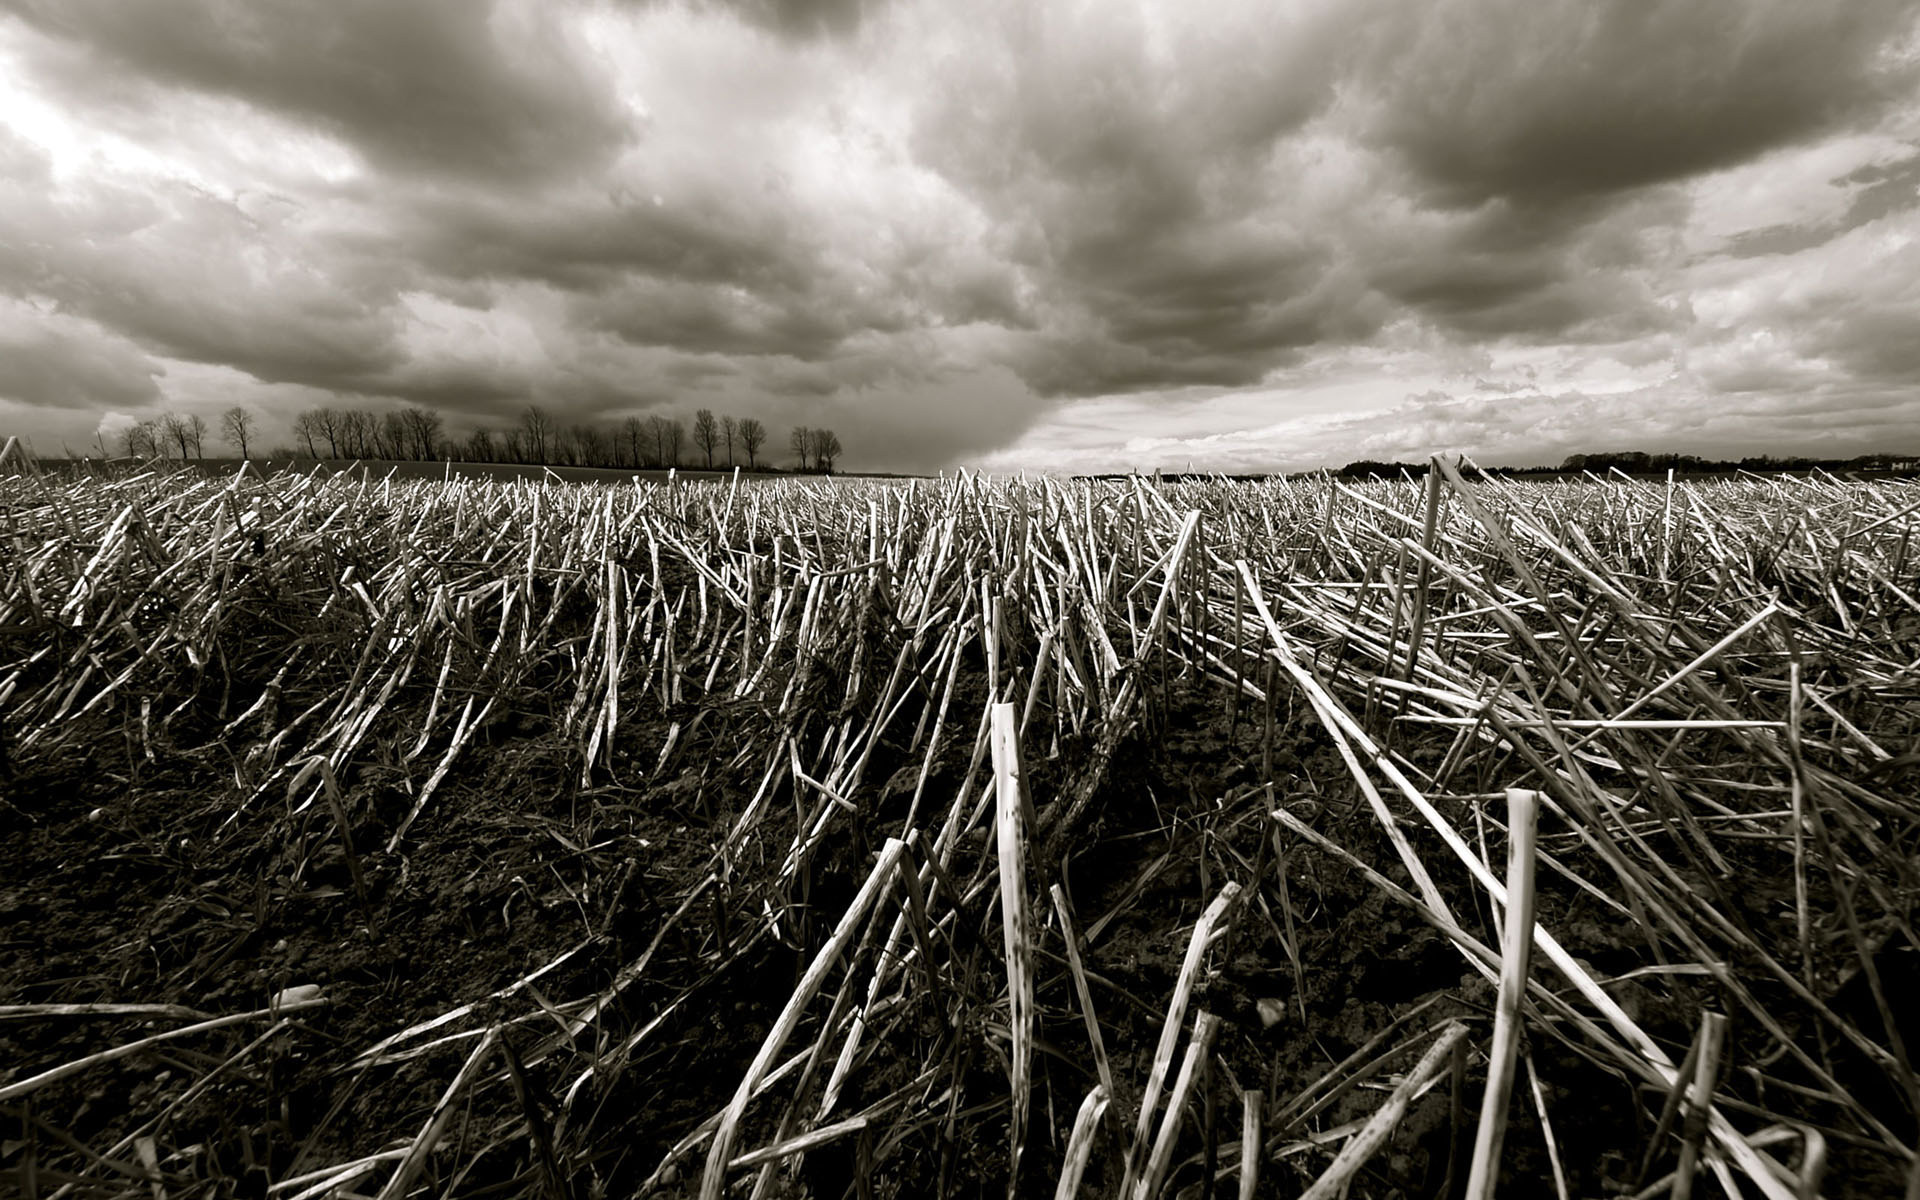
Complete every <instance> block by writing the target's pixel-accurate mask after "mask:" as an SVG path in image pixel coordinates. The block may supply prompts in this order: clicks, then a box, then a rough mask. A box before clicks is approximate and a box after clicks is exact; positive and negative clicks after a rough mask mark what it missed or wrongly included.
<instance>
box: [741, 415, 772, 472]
mask: <svg viewBox="0 0 1920 1200" xmlns="http://www.w3.org/2000/svg"><path fill="white" fill-rule="evenodd" d="M766 444H767V427H766V426H765V425H762V424H761V423H760V421H759V418H757V417H744V418H742V419H741V421H740V448H741V449H742V450H745V451H746V452H747V469H748V470H750V471H751V470H755V469H757V468H758V467H759V465H760V447H762V446H764V445H766Z"/></svg>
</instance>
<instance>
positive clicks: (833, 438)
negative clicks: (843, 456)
mask: <svg viewBox="0 0 1920 1200" xmlns="http://www.w3.org/2000/svg"><path fill="white" fill-rule="evenodd" d="M840 449H841V448H840V438H839V437H838V436H837V435H836V434H835V433H834V432H833V430H831V429H816V430H814V431H813V463H814V466H816V467H818V468H819V469H820V471H821V472H822V473H824V474H827V475H831V474H833V460H834V459H836V458H839V457H840Z"/></svg>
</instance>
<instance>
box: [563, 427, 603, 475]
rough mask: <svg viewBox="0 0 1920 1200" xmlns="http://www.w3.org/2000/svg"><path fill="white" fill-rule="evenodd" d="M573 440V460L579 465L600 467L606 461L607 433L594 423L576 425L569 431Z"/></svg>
mask: <svg viewBox="0 0 1920 1200" xmlns="http://www.w3.org/2000/svg"><path fill="white" fill-rule="evenodd" d="M568 433H569V439H570V440H571V441H572V442H573V461H574V464H575V465H577V466H582V467H598V466H602V465H604V464H605V463H606V459H607V435H606V434H604V433H602V432H601V431H600V430H599V429H598V428H596V427H594V426H592V425H575V426H574V427H573V428H572V429H571V430H569V431H568Z"/></svg>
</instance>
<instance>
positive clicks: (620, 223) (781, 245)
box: [395, 188, 817, 290]
mask: <svg viewBox="0 0 1920 1200" xmlns="http://www.w3.org/2000/svg"><path fill="white" fill-rule="evenodd" d="M395 237H396V238H397V239H398V240H399V241H400V242H401V243H402V244H403V245H404V246H405V248H406V249H407V251H408V252H409V253H410V254H412V255H414V256H416V257H417V258H418V260H419V261H420V262H421V263H422V264H423V265H425V266H426V267H428V268H430V269H431V270H433V271H435V272H437V273H439V274H443V275H447V276H451V277H453V278H456V279H533V280H539V281H542V282H545V283H551V284H553V285H555V286H557V287H560V288H564V289H568V290H596V289H600V288H604V287H607V286H609V285H611V284H614V283H617V282H619V281H621V280H624V279H627V278H629V277H631V276H635V275H640V276H645V277H647V278H664V279H670V280H680V281H686V282H691V283H702V284H714V285H741V286H753V287H769V286H771V287H780V288H791V289H797V288H802V287H804V286H805V283H806V280H807V277H808V273H809V271H810V270H812V269H814V268H815V267H816V266H817V252H816V251H815V250H814V249H813V248H812V247H810V246H808V245H807V244H806V243H805V242H804V241H803V240H802V235H801V234H800V233H799V232H798V231H796V230H794V229H792V228H791V227H790V226H789V224H788V221H787V218H786V217H785V216H784V215H783V214H782V213H781V212H780V211H779V210H778V209H777V208H771V207H770V206H767V205H765V204H752V203H747V202H745V198H744V197H743V196H742V195H741V194H740V193H737V192H736V193H732V194H714V193H712V192H709V191H707V190H705V189H701V190H700V191H699V192H697V193H696V194H693V195H690V196H684V197H683V196H676V197H675V199H674V200H673V201H672V202H671V203H669V202H668V201H667V200H666V199H664V198H660V199H658V200H657V201H656V199H655V198H654V197H653V196H651V195H639V194H635V193H633V192H632V191H629V190H627V189H625V188H619V189H615V190H614V191H613V192H612V193H610V194H609V193H606V192H601V193H598V194H595V193H582V194H571V195H569V194H562V195H557V196H548V197H543V198H542V200H541V202H539V203H536V204H528V203H524V202H514V201H510V200H506V199H501V198H498V197H493V196H489V195H487V194H484V193H478V192H467V191H458V192H430V193H428V194H425V195H423V196H420V197H419V198H417V199H414V200H411V201H410V202H409V203H408V205H407V207H406V208H405V209H403V210H402V212H401V214H400V215H399V218H398V223H397V228H396V230H395Z"/></svg>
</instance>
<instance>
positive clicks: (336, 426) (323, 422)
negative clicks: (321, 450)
mask: <svg viewBox="0 0 1920 1200" xmlns="http://www.w3.org/2000/svg"><path fill="white" fill-rule="evenodd" d="M313 415H314V420H316V421H317V422H319V430H318V431H319V434H320V436H321V437H323V438H325V439H326V440H327V457H328V458H339V457H340V434H341V433H342V431H343V430H344V429H345V422H344V421H342V420H341V415H342V414H341V412H340V410H339V409H337V408H324V407H323V408H316V409H314V410H313Z"/></svg>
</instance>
